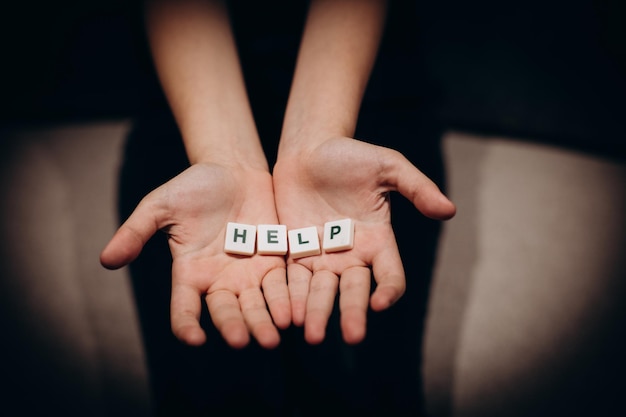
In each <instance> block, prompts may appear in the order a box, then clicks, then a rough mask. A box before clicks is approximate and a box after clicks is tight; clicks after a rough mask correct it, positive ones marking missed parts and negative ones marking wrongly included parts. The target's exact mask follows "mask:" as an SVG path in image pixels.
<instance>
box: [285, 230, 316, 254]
mask: <svg viewBox="0 0 626 417" xmlns="http://www.w3.org/2000/svg"><path fill="white" fill-rule="evenodd" d="M287 233H288V235H289V253H290V254H291V257H292V258H294V259H296V258H303V257H305V256H311V255H319V254H320V253H321V250H320V240H319V237H318V236H317V227H315V226H311V227H304V228H302V229H293V230H290V231H289V232H287Z"/></svg>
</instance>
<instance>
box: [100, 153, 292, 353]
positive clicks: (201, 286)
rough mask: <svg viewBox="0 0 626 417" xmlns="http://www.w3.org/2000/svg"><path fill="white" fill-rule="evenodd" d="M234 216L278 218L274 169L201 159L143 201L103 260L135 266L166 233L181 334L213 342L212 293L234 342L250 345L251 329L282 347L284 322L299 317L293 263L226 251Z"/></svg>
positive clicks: (222, 326) (218, 318)
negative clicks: (288, 268) (203, 317)
mask: <svg viewBox="0 0 626 417" xmlns="http://www.w3.org/2000/svg"><path fill="white" fill-rule="evenodd" d="M229 221H233V222H240V223H248V224H261V223H268V224H276V223H277V218H276V209H275V206H274V199H273V190H272V179H271V176H270V174H269V173H268V172H267V171H263V170H253V169H250V168H242V167H228V168H227V167H225V166H221V165H216V164H196V165H193V166H191V167H190V168H188V169H187V170H185V171H184V172H182V173H181V174H179V175H178V176H177V177H175V178H173V179H172V180H170V181H169V182H167V183H165V184H163V185H162V186H160V187H159V188H157V189H155V190H154V191H152V192H151V193H150V194H148V195H147V196H146V197H145V198H144V199H143V200H142V201H141V202H140V203H139V205H138V206H137V208H136V209H135V211H134V212H133V213H132V214H131V216H130V217H129V218H128V219H127V220H126V222H124V224H123V225H122V226H121V227H120V228H119V229H118V231H117V232H116V234H115V235H114V236H113V238H112V239H111V241H110V242H109V244H108V245H107V246H106V248H105V249H104V250H103V252H102V254H101V263H102V264H103V265H104V266H105V267H107V268H111V269H113V268H119V267H122V266H124V265H126V264H128V263H130V262H131V261H132V260H134V259H135V258H136V257H137V256H138V255H139V253H140V252H141V250H142V248H143V245H144V244H145V242H146V241H147V240H148V239H149V238H150V237H151V236H153V235H154V234H155V233H156V232H157V231H159V230H162V231H164V232H165V233H166V234H167V237H168V243H169V247H170V251H171V253H172V259H173V265H172V295H171V324H172V331H173V333H174V334H175V335H176V337H178V338H179V339H180V340H182V341H184V342H185V343H188V344H191V345H199V344H202V343H204V342H205V339H206V336H205V333H204V331H203V330H202V328H201V327H200V324H199V317H200V313H201V308H202V297H204V298H205V300H206V304H207V307H208V310H209V313H210V316H211V319H212V321H213V323H214V324H215V326H216V328H217V329H218V330H219V331H220V333H221V334H222V336H223V337H224V339H225V340H226V342H227V343H228V344H229V345H231V346H233V347H236V348H239V347H243V346H245V345H247V344H248V342H249V334H250V333H251V334H252V335H253V336H254V337H255V339H256V340H257V341H258V342H259V344H260V345H262V346H264V347H267V348H272V347H275V346H276V345H277V344H278V343H279V341H280V338H279V334H278V330H277V327H278V328H284V327H287V326H288V325H289V324H290V322H291V310H290V304H289V296H288V290H287V284H286V278H285V261H284V259H283V257H280V256H262V255H254V256H237V255H230V254H227V253H225V252H224V238H225V230H226V224H227V222H229ZM268 308H269V312H268ZM270 312H271V314H270Z"/></svg>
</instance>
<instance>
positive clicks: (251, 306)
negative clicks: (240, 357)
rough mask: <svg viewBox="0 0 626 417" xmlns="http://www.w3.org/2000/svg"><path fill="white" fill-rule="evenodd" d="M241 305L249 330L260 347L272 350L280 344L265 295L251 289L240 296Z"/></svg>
mask: <svg viewBox="0 0 626 417" xmlns="http://www.w3.org/2000/svg"><path fill="white" fill-rule="evenodd" d="M239 304H240V305H241V312H242V314H243V318H244V320H245V321H246V324H247V325H248V329H249V330H250V332H251V333H252V335H253V336H254V338H255V339H256V340H257V342H259V345H261V346H263V347H265V348H268V349H272V348H275V347H276V346H278V343H280V336H279V334H278V330H276V327H275V326H274V323H273V322H272V317H271V316H270V313H269V312H268V311H267V306H266V305H265V299H264V298H263V293H261V291H260V290H259V289H249V290H246V291H244V292H242V293H241V294H240V295H239Z"/></svg>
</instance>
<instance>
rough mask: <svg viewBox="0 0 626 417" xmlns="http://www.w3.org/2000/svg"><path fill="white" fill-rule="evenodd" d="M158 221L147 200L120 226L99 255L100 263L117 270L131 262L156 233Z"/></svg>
mask: <svg viewBox="0 0 626 417" xmlns="http://www.w3.org/2000/svg"><path fill="white" fill-rule="evenodd" d="M158 230H159V228H158V221H157V218H156V217H155V215H154V211H153V210H152V209H151V205H150V204H149V203H148V202H147V200H144V201H142V202H141V203H139V205H138V206H137V208H136V209H135V210H134V211H133V213H132V214H131V215H130V216H129V217H128V219H127V220H126V221H125V222H124V224H122V225H121V226H120V228H119V229H118V230H117V232H116V233H115V234H114V235H113V237H112V238H111V240H110V241H109V243H108V244H107V245H106V247H105V248H104V249H103V250H102V253H101V254H100V263H101V264H102V266H104V267H105V268H107V269H117V268H121V267H122V266H124V265H127V264H129V263H130V262H132V261H133V260H134V259H135V258H137V256H139V253H140V252H141V250H142V249H143V247H144V245H145V244H146V242H147V241H148V239H150V238H151V237H152V236H153V235H154V234H155V233H156V232H157V231H158Z"/></svg>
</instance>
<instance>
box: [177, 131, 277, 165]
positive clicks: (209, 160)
mask: <svg viewBox="0 0 626 417" xmlns="http://www.w3.org/2000/svg"><path fill="white" fill-rule="evenodd" d="M203 139H204V140H189V139H185V140H183V142H184V143H185V149H186V152H187V157H188V159H189V162H190V164H191V165H195V164H218V165H223V166H246V167H250V168H253V169H260V170H266V171H269V168H268V164H267V159H266V158H265V154H264V153H263V148H262V147H261V144H260V142H259V141H258V139H257V140H251V139H240V138H230V139H228V138H227V137H221V138H219V139H210V138H207V137H205V138H203Z"/></svg>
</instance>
